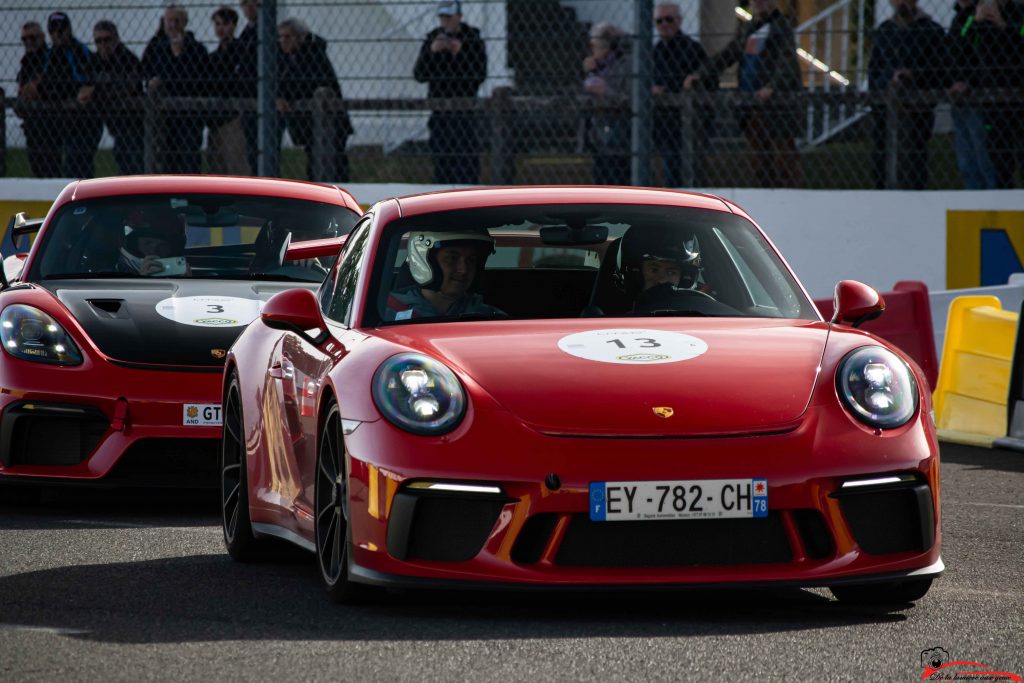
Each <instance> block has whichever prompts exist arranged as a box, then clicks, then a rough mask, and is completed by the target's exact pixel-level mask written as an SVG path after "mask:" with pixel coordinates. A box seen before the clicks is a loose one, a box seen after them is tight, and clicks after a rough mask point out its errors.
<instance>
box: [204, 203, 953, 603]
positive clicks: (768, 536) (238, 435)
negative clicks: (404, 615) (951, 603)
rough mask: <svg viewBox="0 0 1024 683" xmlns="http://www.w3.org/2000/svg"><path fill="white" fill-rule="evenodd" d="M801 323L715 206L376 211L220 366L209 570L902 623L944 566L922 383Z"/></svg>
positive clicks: (805, 316)
mask: <svg viewBox="0 0 1024 683" xmlns="http://www.w3.org/2000/svg"><path fill="white" fill-rule="evenodd" d="M836 303H837V305H836V311H837V312H836V314H835V317H834V318H833V319H832V320H831V321H824V320H822V319H821V316H820V315H819V313H818V311H817V309H816V308H815V307H814V305H813V303H812V302H811V300H810V299H809V298H808V296H807V294H806V292H805V291H804V290H803V288H802V287H801V285H800V284H799V283H798V282H797V280H796V278H795V277H794V275H793V274H792V272H791V271H790V269H789V267H788V266H787V265H786V263H785V262H784V261H783V259H782V257H781V256H780V255H779V254H778V252H777V251H776V250H775V248H774V247H773V246H772V244H771V243H770V242H769V241H768V240H767V238H766V237H765V236H764V234H763V233H762V232H761V230H760V229H759V228H758V227H757V225H756V224H755V223H754V222H753V221H752V220H751V218H750V217H749V216H748V215H747V214H745V213H744V212H743V211H742V210H741V209H740V208H738V207H737V206H735V205H734V204H732V203H730V202H728V201H725V200H722V199H718V198H715V197H710V196H704V195H695V194H686V193H681V192H673V191H660V190H646V189H626V188H621V189H620V188H612V189H609V188H568V187H557V188H510V189H481V190H467V191H451V192H441V193H436V194H427V195H418V196H413V197H405V198H398V199H389V200H386V201H382V202H380V203H378V204H376V205H375V206H373V207H372V208H371V209H370V210H369V211H368V212H367V214H366V215H364V216H363V217H362V218H361V219H360V221H359V223H358V224H357V225H356V227H355V228H354V229H353V231H352V233H351V234H350V235H349V237H348V239H347V241H346V243H345V245H344V246H343V248H342V250H341V253H340V255H339V257H338V260H337V262H336V263H335V264H334V267H333V269H332V271H331V273H330V275H329V277H328V278H327V279H326V280H325V282H324V283H323V285H322V287H321V288H320V290H319V292H318V293H317V294H314V293H312V292H311V291H309V290H308V289H294V290H291V291H286V292H282V293H280V294H277V295H275V296H274V297H272V298H271V299H270V300H269V301H268V302H267V304H266V306H265V307H264V309H263V312H262V314H261V318H260V319H259V320H256V321H254V322H253V323H252V324H250V325H249V327H248V328H247V329H246V330H245V331H244V332H243V333H242V335H241V336H240V337H239V338H238V340H237V341H236V342H235V344H234V346H233V347H232V348H231V350H230V352H229V355H228V360H227V363H226V365H225V377H224V397H223V404H224V406H225V417H224V420H225V422H224V434H223V447H222V453H221V471H222V474H221V479H222V497H223V500H222V502H223V509H224V518H223V521H224V538H225V542H226V545H227V549H228V552H229V553H230V554H231V555H232V556H233V557H234V558H236V559H239V560H246V559H251V558H253V557H256V556H258V555H259V554H261V553H262V552H263V551H265V549H266V546H267V544H268V542H269V539H270V538H271V537H277V538H281V539H286V540H288V541H291V542H293V543H295V544H297V545H299V546H301V547H304V548H306V549H308V550H310V551H312V552H313V553H315V556H316V559H317V562H318V564H319V568H320V575H321V576H322V579H323V583H324V584H325V586H326V587H327V590H328V592H329V594H330V595H331V596H332V597H333V598H334V599H336V600H347V599H354V598H355V597H356V596H358V595H359V594H361V593H363V592H364V591H365V589H366V587H367V586H400V587H401V586H404V587H417V586H422V587H481V588H529V587H545V588H550V587H586V588H635V587H658V586H677V587H679V586H704V587H707V586H828V587H829V588H831V590H832V591H833V593H834V594H835V595H836V596H837V597H838V598H839V599H842V600H850V601H865V602H906V601H913V600H916V599H918V598H920V597H922V596H923V595H924V594H925V593H926V591H927V590H928V588H929V586H930V584H931V582H932V580H933V579H934V578H935V577H937V576H939V575H940V574H941V573H942V571H943V563H942V559H941V556H940V534H939V461H938V448H937V444H936V438H935V429H934V425H933V423H932V419H931V416H930V412H931V405H930V397H929V393H928V391H927V389H926V387H927V384H926V382H925V380H924V378H923V375H922V373H921V370H920V369H919V368H918V367H917V366H915V364H914V363H913V362H912V361H911V360H909V359H908V358H907V356H906V355H905V354H903V353H902V352H901V351H899V350H898V349H896V348H894V347H892V346H891V345H889V344H887V343H886V342H885V341H883V340H881V339H878V338H876V337H873V336H871V335H870V334H867V333H865V332H862V331H859V330H857V329H855V328H856V327H857V325H858V324H860V323H861V322H863V321H865V320H868V319H870V318H872V317H874V316H877V315H879V314H880V313H881V312H882V311H883V309H884V302H883V301H882V299H881V297H880V296H879V295H878V294H877V293H876V292H875V291H874V290H872V289H871V288H870V287H867V286H866V285H862V284H860V283H856V282H852V281H843V282H840V283H839V285H838V286H837V288H836Z"/></svg>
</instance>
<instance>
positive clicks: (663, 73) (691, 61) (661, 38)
mask: <svg viewBox="0 0 1024 683" xmlns="http://www.w3.org/2000/svg"><path fill="white" fill-rule="evenodd" d="M654 24H655V30H656V31H657V33H658V42H657V43H655V45H654V63H653V64H654V65H653V74H652V82H653V86H652V90H653V93H654V94H655V95H662V94H666V93H680V92H682V91H683V81H684V80H685V78H686V76H687V75H689V74H691V73H694V72H695V71H706V70H707V69H708V66H709V61H708V53H707V52H706V51H705V50H704V48H703V47H702V46H701V44H700V43H698V42H697V41H695V40H693V39H692V38H690V37H689V36H687V35H686V34H684V33H683V31H682V25H683V16H682V13H681V12H680V11H679V5H678V4H676V3H661V4H659V5H657V6H656V7H655V8H654ZM709 80H711V79H709ZM717 85H718V83H717V79H713V80H712V81H711V82H710V83H708V84H707V86H708V89H714V87H717ZM709 113H710V112H707V111H705V110H694V115H695V119H694V122H693V137H692V139H691V141H690V142H691V144H692V147H691V149H692V150H693V159H692V162H691V163H692V167H693V183H694V184H695V185H698V186H699V185H703V184H704V183H703V176H704V174H703V154H702V152H703V149H704V144H703V143H704V141H706V140H707V138H708V137H709V133H710V131H709V130H708V126H707V123H709V121H710V117H709V116H708V114H709ZM681 117H682V112H681V111H680V109H679V107H668V106H656V107H655V109H654V121H653V126H652V131H651V132H652V134H653V136H654V144H655V147H656V148H657V150H658V153H659V154H660V155H661V164H662V181H663V183H664V185H665V186H666V187H681V186H682V185H683V178H682V173H683V171H682V168H683V153H684V152H683V144H684V142H685V141H684V140H683V122H682V118H681ZM689 151H690V150H687V152H689Z"/></svg>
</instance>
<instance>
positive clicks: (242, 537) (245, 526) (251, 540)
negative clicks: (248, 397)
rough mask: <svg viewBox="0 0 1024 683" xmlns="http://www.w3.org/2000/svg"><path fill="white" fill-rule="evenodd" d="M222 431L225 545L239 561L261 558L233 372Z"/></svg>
mask: <svg viewBox="0 0 1024 683" xmlns="http://www.w3.org/2000/svg"><path fill="white" fill-rule="evenodd" d="M223 415H224V427H223V429H222V430H221V431H222V436H221V442H220V443H221V447H220V490H221V499H220V502H221V512H222V515H221V518H222V520H223V529H224V545H225V546H226V547H227V549H228V554H229V555H231V557H232V558H233V559H235V560H238V561H239V562H248V561H250V560H254V559H257V557H259V555H260V554H261V552H260V551H262V550H263V545H264V543H263V542H262V541H259V540H257V539H256V537H255V536H254V535H253V532H252V521H251V519H250V518H249V482H248V477H247V476H246V471H245V428H244V422H243V421H242V394H241V390H240V389H239V386H238V373H237V372H232V373H231V378H230V380H229V381H228V388H227V391H226V392H225V393H224V413H223Z"/></svg>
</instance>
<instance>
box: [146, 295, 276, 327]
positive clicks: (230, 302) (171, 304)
mask: <svg viewBox="0 0 1024 683" xmlns="http://www.w3.org/2000/svg"><path fill="white" fill-rule="evenodd" d="M262 308H263V302H262V301H257V300H256V299H244V298H242V297H237V296H184V297H180V298H178V297H171V298H168V299H164V300H163V301H161V302H159V303H158V304H157V305H156V312H157V313H159V314H160V315H162V316H163V317H165V318H167V319H168V320H173V321H174V322H176V323H179V324H181V325H193V326H195V327H244V326H245V325H248V324H249V323H251V322H252V321H253V320H255V319H256V318H257V317H258V316H259V314H260V310H261V309H262Z"/></svg>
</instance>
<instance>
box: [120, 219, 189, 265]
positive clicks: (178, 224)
mask: <svg viewBox="0 0 1024 683" xmlns="http://www.w3.org/2000/svg"><path fill="white" fill-rule="evenodd" d="M141 237H155V238H158V239H161V240H163V241H165V242H167V243H168V244H169V245H170V252H171V254H174V255H181V254H184V253H185V241H186V237H185V224H184V222H183V221H182V220H181V217H180V216H178V215H177V214H175V213H170V212H164V211H140V212H136V213H134V214H132V215H131V216H129V218H128V225H127V226H126V230H125V238H124V248H125V249H126V250H127V251H129V252H130V253H131V254H133V255H134V256H138V257H140V258H141V257H143V256H145V254H143V253H142V252H141V251H139V238H141Z"/></svg>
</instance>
